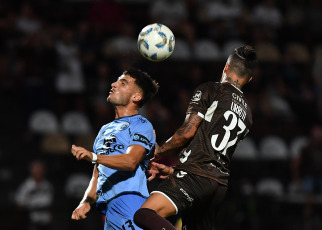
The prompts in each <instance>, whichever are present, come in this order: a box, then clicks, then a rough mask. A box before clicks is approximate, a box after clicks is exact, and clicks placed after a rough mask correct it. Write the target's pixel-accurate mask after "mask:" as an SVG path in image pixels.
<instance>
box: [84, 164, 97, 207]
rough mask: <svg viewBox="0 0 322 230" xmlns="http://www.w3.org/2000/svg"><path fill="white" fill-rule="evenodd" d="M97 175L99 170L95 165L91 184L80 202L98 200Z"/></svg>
mask: <svg viewBox="0 0 322 230" xmlns="http://www.w3.org/2000/svg"><path fill="white" fill-rule="evenodd" d="M97 177H98V171H97V167H96V165H95V167H94V170H93V176H92V179H91V180H90V182H89V185H88V187H87V189H86V191H85V193H84V196H83V199H82V200H81V202H80V203H84V202H88V203H90V204H92V203H94V202H95V201H96V187H97Z"/></svg>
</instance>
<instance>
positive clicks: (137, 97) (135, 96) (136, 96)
mask: <svg viewBox="0 0 322 230" xmlns="http://www.w3.org/2000/svg"><path fill="white" fill-rule="evenodd" d="M132 100H133V101H134V102H136V103H137V102H139V101H141V100H142V94H141V93H135V94H133V96H132Z"/></svg>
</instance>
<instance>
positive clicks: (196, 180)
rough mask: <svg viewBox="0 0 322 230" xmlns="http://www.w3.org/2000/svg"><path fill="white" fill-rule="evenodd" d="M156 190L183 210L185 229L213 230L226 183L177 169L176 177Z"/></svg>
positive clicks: (172, 177) (166, 181) (181, 213)
mask: <svg viewBox="0 0 322 230" xmlns="http://www.w3.org/2000/svg"><path fill="white" fill-rule="evenodd" d="M156 192H158V193H162V194H163V195H165V196H166V197H167V198H168V199H169V200H170V201H171V203H172V204H173V205H174V207H175V208H176V209H177V212H179V213H180V215H181V217H182V229H183V230H212V229H214V219H215V215H216V212H217V209H218V206H219V205H220V204H221V203H222V201H223V200H224V198H225V196H226V192H227V186H225V185H221V184H219V183H218V182H217V181H215V180H212V179H209V178H206V177H202V176H198V175H195V174H191V173H187V172H184V171H182V170H175V171H174V173H173V176H171V177H170V178H169V179H168V180H164V181H163V182H162V183H161V184H160V185H159V186H158V187H157V189H155V190H154V191H152V193H156Z"/></svg>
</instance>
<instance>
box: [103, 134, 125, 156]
mask: <svg viewBox="0 0 322 230" xmlns="http://www.w3.org/2000/svg"><path fill="white" fill-rule="evenodd" d="M103 149H106V154H110V153H112V152H115V151H116V150H121V149H124V145H122V144H117V143H116V137H115V135H114V134H111V135H109V136H108V137H106V138H105V139H104V145H103Z"/></svg>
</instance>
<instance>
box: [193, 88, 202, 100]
mask: <svg viewBox="0 0 322 230" xmlns="http://www.w3.org/2000/svg"><path fill="white" fill-rule="evenodd" d="M201 95H202V92H201V91H200V90H197V92H196V93H195V95H193V97H192V99H191V101H200V99H201Z"/></svg>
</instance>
